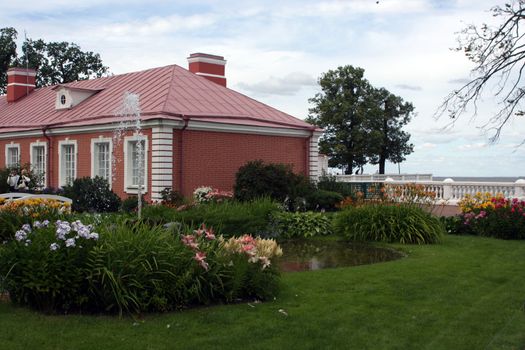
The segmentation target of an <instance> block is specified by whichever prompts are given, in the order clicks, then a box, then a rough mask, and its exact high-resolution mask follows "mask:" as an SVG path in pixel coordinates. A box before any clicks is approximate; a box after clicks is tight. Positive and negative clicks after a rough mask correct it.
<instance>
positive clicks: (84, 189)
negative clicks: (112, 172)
mask: <svg viewBox="0 0 525 350" xmlns="http://www.w3.org/2000/svg"><path fill="white" fill-rule="evenodd" d="M64 196H66V197H68V198H71V199H72V200H73V205H72V209H73V210H74V211H77V212H85V211H87V212H97V213H102V212H115V211H117V210H118V209H119V208H120V198H119V197H118V196H117V195H116V194H115V192H113V191H112V190H111V189H110V188H109V183H108V182H107V181H106V180H105V179H104V178H102V177H99V176H96V177H95V178H90V177H83V178H80V179H75V180H74V181H73V184H72V185H71V186H65V187H64Z"/></svg>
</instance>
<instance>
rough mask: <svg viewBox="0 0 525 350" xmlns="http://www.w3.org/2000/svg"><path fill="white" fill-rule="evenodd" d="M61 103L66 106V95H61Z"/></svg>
mask: <svg viewBox="0 0 525 350" xmlns="http://www.w3.org/2000/svg"><path fill="white" fill-rule="evenodd" d="M60 103H61V104H63V105H65V104H66V95H60Z"/></svg>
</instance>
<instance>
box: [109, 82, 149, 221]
mask: <svg viewBox="0 0 525 350" xmlns="http://www.w3.org/2000/svg"><path fill="white" fill-rule="evenodd" d="M139 100H140V96H139V95H138V94H135V93H131V92H129V91H127V92H125V93H124V97H123V101H122V106H121V107H120V109H119V110H118V111H117V115H118V116H119V117H121V118H122V120H121V121H120V123H119V126H118V127H117V128H116V129H115V131H114V132H113V147H114V148H117V147H118V146H119V145H120V144H121V143H122V139H123V136H124V135H125V133H126V132H127V131H129V130H132V131H133V136H135V138H136V141H135V144H134V145H133V151H132V152H131V161H132V162H133V166H132V169H133V174H132V179H133V185H136V186H137V215H138V218H139V219H140V218H141V214H142V186H143V182H144V174H145V169H144V165H145V162H144V159H145V149H146V147H145V146H146V145H145V142H146V141H145V139H144V137H143V134H142V125H141V120H140V112H141V111H140V101H139ZM126 146H127V145H124V147H126ZM115 154H116V152H115V151H113V162H112V164H113V167H116V163H117V159H116V156H115ZM112 173H113V174H115V173H116V171H115V169H113V172H112ZM113 176H114V175H113Z"/></svg>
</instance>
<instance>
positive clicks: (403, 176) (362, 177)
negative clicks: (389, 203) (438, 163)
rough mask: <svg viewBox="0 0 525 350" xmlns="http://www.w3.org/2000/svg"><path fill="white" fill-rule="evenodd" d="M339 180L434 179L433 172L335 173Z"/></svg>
mask: <svg viewBox="0 0 525 350" xmlns="http://www.w3.org/2000/svg"><path fill="white" fill-rule="evenodd" d="M335 178H336V180H337V181H339V182H383V181H385V180H386V179H392V180H395V181H408V182H414V181H418V182H419V181H432V174H399V175H398V174H362V175H335Z"/></svg>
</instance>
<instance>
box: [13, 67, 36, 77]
mask: <svg viewBox="0 0 525 350" xmlns="http://www.w3.org/2000/svg"><path fill="white" fill-rule="evenodd" d="M7 75H19V76H24V77H36V72H28V71H26V70H17V69H15V70H8V71H7Z"/></svg>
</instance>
